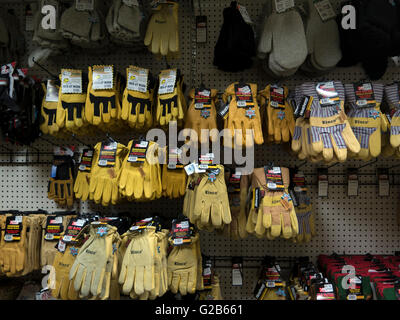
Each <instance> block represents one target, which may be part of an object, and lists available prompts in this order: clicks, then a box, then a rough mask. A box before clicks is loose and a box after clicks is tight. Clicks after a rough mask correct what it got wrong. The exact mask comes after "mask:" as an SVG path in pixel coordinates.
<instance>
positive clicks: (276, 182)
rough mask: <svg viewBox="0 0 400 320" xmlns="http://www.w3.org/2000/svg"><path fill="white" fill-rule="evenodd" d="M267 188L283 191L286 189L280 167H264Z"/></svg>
mask: <svg viewBox="0 0 400 320" xmlns="http://www.w3.org/2000/svg"><path fill="white" fill-rule="evenodd" d="M264 172H265V178H266V182H267V188H268V190H270V191H282V190H284V189H285V186H284V184H283V179H282V171H281V168H280V167H271V166H266V167H264Z"/></svg>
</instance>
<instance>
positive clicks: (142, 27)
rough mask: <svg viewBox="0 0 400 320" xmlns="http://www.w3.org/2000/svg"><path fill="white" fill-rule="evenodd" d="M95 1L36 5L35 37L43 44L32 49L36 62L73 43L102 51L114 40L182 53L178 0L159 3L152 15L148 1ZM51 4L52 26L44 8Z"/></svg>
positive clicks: (155, 50)
mask: <svg viewBox="0 0 400 320" xmlns="http://www.w3.org/2000/svg"><path fill="white" fill-rule="evenodd" d="M92 3H93V7H92V8H90V6H87V7H85V4H83V6H84V7H85V8H82V4H72V5H71V6H69V7H68V8H64V6H65V5H64V4H62V2H61V1H59V0H39V3H38V6H39V8H34V9H36V10H35V13H34V33H33V41H34V43H36V44H37V45H39V46H40V48H38V49H36V50H34V51H33V52H32V53H31V55H30V56H31V58H32V57H33V58H34V59H35V61H36V62H41V61H45V60H46V59H47V58H48V57H49V56H50V55H57V54H61V53H63V52H66V51H67V50H70V44H71V45H74V46H77V47H80V48H83V49H93V50H95V51H98V50H99V49H102V48H105V47H107V45H108V44H109V43H110V41H111V43H112V44H113V45H119V46H123V47H128V48H130V49H134V50H135V51H138V50H143V49H144V48H145V47H146V46H147V47H148V49H149V50H150V51H151V52H152V53H154V54H156V55H160V56H161V55H162V56H167V55H168V56H173V57H174V56H176V55H177V54H178V53H179V35H178V8H179V7H178V3H177V2H175V1H167V2H164V3H161V4H156V5H155V6H154V7H153V8H152V10H151V11H152V14H151V17H150V8H149V6H148V4H146V3H144V2H142V1H136V4H135V3H129V2H127V1H123V0H113V1H112V3H111V4H110V5H107V6H105V3H104V2H102V1H100V0H94V1H92ZM48 5H51V6H53V7H54V8H55V10H56V12H55V15H56V25H55V27H56V28H55V29H51V30H50V29H45V28H44V27H43V25H42V21H43V19H44V18H45V16H46V14H45V13H42V8H43V7H44V6H48ZM32 7H34V6H33V5H32ZM64 9H65V10H64Z"/></svg>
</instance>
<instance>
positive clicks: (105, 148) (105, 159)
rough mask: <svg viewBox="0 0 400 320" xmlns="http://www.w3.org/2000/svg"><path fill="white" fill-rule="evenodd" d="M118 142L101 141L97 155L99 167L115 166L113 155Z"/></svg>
mask: <svg viewBox="0 0 400 320" xmlns="http://www.w3.org/2000/svg"><path fill="white" fill-rule="evenodd" d="M117 147H118V144H117V143H116V142H112V143H109V144H106V143H102V144H101V149H100V155H99V162H98V165H99V166H100V167H114V166H115V157H116V154H117Z"/></svg>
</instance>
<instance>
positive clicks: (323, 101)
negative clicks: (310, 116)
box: [316, 81, 340, 108]
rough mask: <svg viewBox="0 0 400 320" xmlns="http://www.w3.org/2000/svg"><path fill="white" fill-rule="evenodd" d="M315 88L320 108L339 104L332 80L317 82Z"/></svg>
mask: <svg viewBox="0 0 400 320" xmlns="http://www.w3.org/2000/svg"><path fill="white" fill-rule="evenodd" d="M316 90H317V93H318V97H319V103H320V105H321V107H322V108H325V107H332V106H335V105H336V106H337V105H339V104H340V99H339V95H338V93H337V91H336V89H335V85H334V83H333V81H330V82H321V83H318V84H317V86H316Z"/></svg>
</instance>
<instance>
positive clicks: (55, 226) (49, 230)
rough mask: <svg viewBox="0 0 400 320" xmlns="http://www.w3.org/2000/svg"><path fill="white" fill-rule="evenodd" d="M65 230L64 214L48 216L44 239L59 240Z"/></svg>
mask: <svg viewBox="0 0 400 320" xmlns="http://www.w3.org/2000/svg"><path fill="white" fill-rule="evenodd" d="M63 231H64V227H63V217H62V216H48V217H47V220H46V227H45V229H44V240H47V241H54V240H59V239H60V237H61V233H62V232H63Z"/></svg>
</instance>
